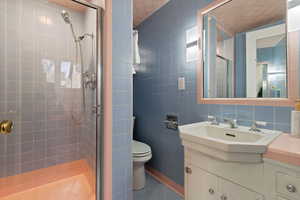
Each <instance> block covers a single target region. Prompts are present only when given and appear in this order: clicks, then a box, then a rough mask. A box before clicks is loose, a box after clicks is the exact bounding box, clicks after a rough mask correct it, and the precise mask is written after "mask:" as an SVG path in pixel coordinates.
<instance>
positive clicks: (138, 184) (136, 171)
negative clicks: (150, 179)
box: [133, 162, 146, 190]
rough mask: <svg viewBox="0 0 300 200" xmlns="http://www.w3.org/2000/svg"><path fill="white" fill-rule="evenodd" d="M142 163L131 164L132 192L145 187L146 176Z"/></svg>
mask: <svg viewBox="0 0 300 200" xmlns="http://www.w3.org/2000/svg"><path fill="white" fill-rule="evenodd" d="M144 164H145V163H144V162H133V190H141V189H143V188H144V187H145V184H146V176H145V166H144Z"/></svg>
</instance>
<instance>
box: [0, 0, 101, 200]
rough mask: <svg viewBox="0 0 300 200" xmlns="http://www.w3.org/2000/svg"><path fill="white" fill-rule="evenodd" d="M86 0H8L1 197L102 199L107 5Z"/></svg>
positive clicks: (2, 35) (0, 110)
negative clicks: (103, 8) (102, 28)
mask: <svg viewBox="0 0 300 200" xmlns="http://www.w3.org/2000/svg"><path fill="white" fill-rule="evenodd" d="M78 2H79V3H78ZM85 3H86V2H85V1H81V0H78V1H76V2H75V1H71V0H0V41H1V42H0V200H13V199H14V200H15V199H22V200H27V199H30V200H41V199H43V200H47V199H49V200H50V199H57V200H60V199H78V200H92V199H96V184H97V183H96V182H97V180H96V177H97V174H99V172H97V171H96V170H97V167H96V165H97V156H96V155H97V150H98V151H99V149H100V147H99V146H98V145H99V143H98V142H97V141H98V140H99V138H98V135H97V133H98V130H97V129H99V121H101V120H100V118H101V116H99V115H98V110H99V108H98V106H97V105H98V103H99V101H100V99H98V96H100V95H99V94H100V93H101V88H99V87H98V83H97V81H99V77H97V74H98V73H99V70H100V69H98V68H99V66H100V60H101V58H100V57H99V51H100V50H99V48H100V46H99V39H100V36H99V35H100V33H99V27H98V25H97V22H98V21H99V10H97V9H95V8H96V7H93V6H90V7H89V6H87V5H89V3H87V5H85ZM90 5H92V4H90ZM97 12H98V13H97Z"/></svg>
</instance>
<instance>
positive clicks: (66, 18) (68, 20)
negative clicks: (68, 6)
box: [61, 10, 78, 42]
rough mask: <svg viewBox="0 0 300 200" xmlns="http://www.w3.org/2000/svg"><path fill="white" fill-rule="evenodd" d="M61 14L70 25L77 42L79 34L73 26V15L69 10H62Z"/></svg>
mask: <svg viewBox="0 0 300 200" xmlns="http://www.w3.org/2000/svg"><path fill="white" fill-rule="evenodd" d="M61 16H62V18H63V20H64V21H65V22H66V24H69V25H70V28H71V32H72V35H73V38H74V41H75V42H77V41H78V39H77V36H76V34H75V31H74V28H73V24H72V22H71V16H70V14H69V13H68V12H67V11H65V10H63V11H61Z"/></svg>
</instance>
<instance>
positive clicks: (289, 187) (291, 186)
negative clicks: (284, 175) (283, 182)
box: [286, 184, 297, 193]
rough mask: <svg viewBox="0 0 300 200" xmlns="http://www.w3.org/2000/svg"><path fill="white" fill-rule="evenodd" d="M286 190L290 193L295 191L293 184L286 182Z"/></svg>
mask: <svg viewBox="0 0 300 200" xmlns="http://www.w3.org/2000/svg"><path fill="white" fill-rule="evenodd" d="M286 189H287V191H289V192H290V193H295V192H296V191H297V189H296V187H295V186H293V185H292V184H288V185H287V186H286Z"/></svg>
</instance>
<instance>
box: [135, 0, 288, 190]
mask: <svg viewBox="0 0 300 200" xmlns="http://www.w3.org/2000/svg"><path fill="white" fill-rule="evenodd" d="M210 2H212V1H211V0H185V1H182V0H171V1H170V2H169V3H168V4H166V5H165V6H164V7H163V8H161V9H160V10H158V11H157V12H156V13H154V15H152V16H151V17H150V18H148V19H147V20H146V21H145V22H143V23H142V24H141V25H140V26H139V27H138V30H139V39H140V43H139V44H140V48H141V59H142V64H141V65H140V66H139V67H138V68H137V74H136V75H134V115H135V116H136V117H137V118H136V126H135V128H136V129H135V132H134V136H135V138H136V139H137V140H140V141H143V142H145V143H147V144H149V145H150V146H151V148H152V153H153V157H152V159H151V160H150V162H149V163H148V164H149V165H150V166H151V167H153V168H155V169H157V170H159V171H160V172H162V173H163V174H165V175H166V176H168V177H170V178H171V179H172V180H174V181H175V182H176V183H178V184H181V185H183V183H184V178H183V177H184V173H183V172H184V170H183V167H184V166H183V165H184V157H183V156H184V155H183V146H182V145H181V140H180V138H179V133H178V131H173V130H169V129H166V128H165V126H164V123H163V121H164V120H165V117H166V114H177V115H178V116H179V123H180V124H181V125H182V124H189V123H193V122H199V121H204V120H207V116H208V115H215V116H217V117H218V120H222V119H223V118H225V117H226V118H236V119H239V121H238V123H239V124H241V125H247V126H250V125H251V123H252V121H253V120H259V121H266V122H268V126H267V128H269V129H276V130H282V131H285V132H289V131H290V113H291V110H292V109H291V108H287V107H268V106H260V107H259V106H239V105H203V104H198V103H197V101H196V62H191V63H186V61H185V48H186V41H185V40H186V39H185V36H186V30H189V29H190V28H192V27H194V26H195V25H196V19H197V17H196V16H197V11H198V9H201V8H203V7H204V6H205V5H207V4H208V3H210ZM179 77H185V80H186V90H184V91H179V90H178V85H177V79H178V78H179Z"/></svg>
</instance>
